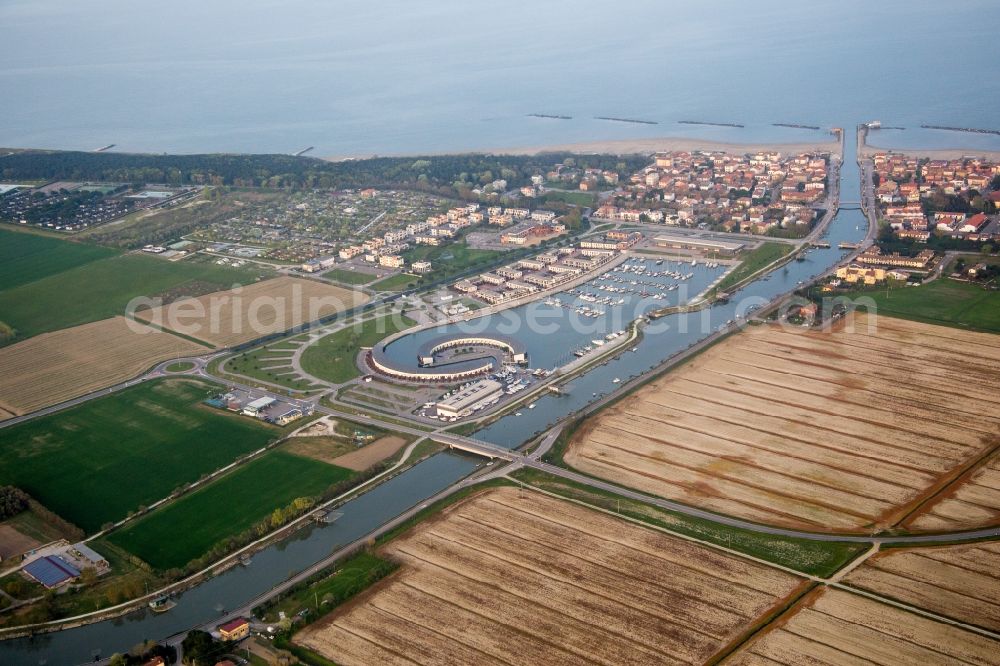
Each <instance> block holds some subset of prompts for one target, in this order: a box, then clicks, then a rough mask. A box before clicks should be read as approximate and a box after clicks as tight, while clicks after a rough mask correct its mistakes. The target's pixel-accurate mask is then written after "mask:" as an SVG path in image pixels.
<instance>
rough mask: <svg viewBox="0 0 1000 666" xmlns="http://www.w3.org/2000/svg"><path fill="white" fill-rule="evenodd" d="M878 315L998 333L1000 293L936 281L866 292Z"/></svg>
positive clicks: (977, 287)
mask: <svg viewBox="0 0 1000 666" xmlns="http://www.w3.org/2000/svg"><path fill="white" fill-rule="evenodd" d="M864 296H868V297H870V298H872V299H873V300H874V301H875V304H876V305H877V306H878V310H877V312H878V313H879V314H887V315H890V316H893V317H900V318H902V319H912V320H913V321H921V322H925V323H929V324H942V325H945V326H955V327H959V328H967V329H974V330H979V331H988V332H991V333H1000V291H987V290H986V289H983V288H982V287H979V286H976V285H974V284H970V283H968V282H956V281H955V280H949V279H947V278H938V279H937V280H934V281H933V282H930V283H928V284H925V285H920V286H919V287H899V288H895V289H890V290H888V291H886V290H884V289H881V290H877V291H876V290H873V291H870V292H865V293H864Z"/></svg>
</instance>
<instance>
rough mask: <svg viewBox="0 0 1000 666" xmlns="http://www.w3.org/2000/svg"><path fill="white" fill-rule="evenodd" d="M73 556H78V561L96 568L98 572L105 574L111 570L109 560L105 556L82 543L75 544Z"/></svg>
mask: <svg viewBox="0 0 1000 666" xmlns="http://www.w3.org/2000/svg"><path fill="white" fill-rule="evenodd" d="M72 554H73V555H75V556H76V559H77V560H79V561H81V562H85V563H86V564H87V565H88V566H92V567H94V568H95V569H97V570H98V572H104V571H107V570H108V569H109V568H110V565H109V564H108V560H107V559H106V558H105V557H104V556H103V555H101V554H100V553H98V552H97V551H96V550H94V549H93V548H91V547H90V546H88V545H87V544H85V543H83V542H82V541H81V542H80V543H75V544H73V547H72Z"/></svg>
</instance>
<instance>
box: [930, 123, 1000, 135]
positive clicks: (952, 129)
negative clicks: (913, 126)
mask: <svg viewBox="0 0 1000 666" xmlns="http://www.w3.org/2000/svg"><path fill="white" fill-rule="evenodd" d="M920 127H921V128H923V129H932V130H947V131H949V132H972V133H973V134H995V135H997V136H1000V130H995V129H982V128H979V127H949V126H948V125H921V126H920Z"/></svg>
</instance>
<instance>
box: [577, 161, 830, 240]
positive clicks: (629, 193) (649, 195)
mask: <svg viewBox="0 0 1000 666" xmlns="http://www.w3.org/2000/svg"><path fill="white" fill-rule="evenodd" d="M829 163H830V156H829V154H826V153H803V154H798V155H788V156H783V155H782V154H781V153H778V152H761V153H755V154H746V155H731V154H727V153H722V152H701V151H694V152H673V153H663V154H657V155H656V156H655V159H654V162H653V164H651V165H650V166H648V167H646V168H645V169H643V170H642V171H641V172H639V173H636V174H633V175H632V176H631V177H630V178H629V180H628V182H627V183H625V184H623V186H622V187H621V188H619V189H618V190H616V191H615V192H614V194H613V196H612V197H611V199H610V200H609V201H608V202H606V203H604V204H603V205H601V207H599V208H598V209H597V211H596V215H595V216H596V217H597V218H600V219H608V220H615V221H620V222H651V223H662V224H668V225H680V226H692V227H693V226H697V227H698V228H701V229H712V230H718V231H732V232H746V233H752V234H759V235H765V234H766V235H782V236H786V237H802V236H804V235H805V234H806V233H808V231H809V229H810V228H811V226H812V225H813V223H814V222H815V221H816V220H817V219H818V217H820V216H821V214H822V212H824V209H826V208H829V206H830V204H829V203H828V202H827V195H828V176H829V174H828V170H829V168H830V167H829ZM581 187H583V184H581Z"/></svg>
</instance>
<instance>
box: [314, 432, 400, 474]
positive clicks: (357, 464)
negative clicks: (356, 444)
mask: <svg viewBox="0 0 1000 666" xmlns="http://www.w3.org/2000/svg"><path fill="white" fill-rule="evenodd" d="M405 445H406V440H405V439H403V438H402V437H399V436H398V435H389V436H388V437H382V438H380V439H376V440H375V441H374V442H372V443H371V444H368V445H366V446H362V447H361V448H360V449H358V450H357V451H351V452H350V453H345V454H344V455H342V456H338V457H336V458H334V459H333V460H332V461H331V462H332V463H333V464H334V465H337V466H339V467H346V468H347V469H353V470H354V471H356V472H361V471H364V470H366V469H368V468H369V467H371V466H372V465H374V464H376V463H380V462H382V461H383V460H385V459H386V458H389V457H391V456H393V455H394V454H395V453H396V451H399V450H400V449H401V448H403V447H404V446H405Z"/></svg>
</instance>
